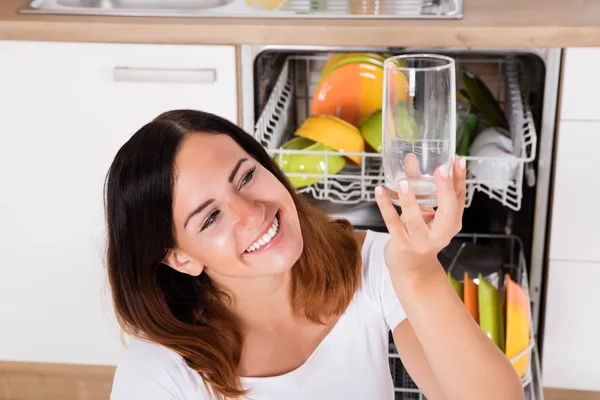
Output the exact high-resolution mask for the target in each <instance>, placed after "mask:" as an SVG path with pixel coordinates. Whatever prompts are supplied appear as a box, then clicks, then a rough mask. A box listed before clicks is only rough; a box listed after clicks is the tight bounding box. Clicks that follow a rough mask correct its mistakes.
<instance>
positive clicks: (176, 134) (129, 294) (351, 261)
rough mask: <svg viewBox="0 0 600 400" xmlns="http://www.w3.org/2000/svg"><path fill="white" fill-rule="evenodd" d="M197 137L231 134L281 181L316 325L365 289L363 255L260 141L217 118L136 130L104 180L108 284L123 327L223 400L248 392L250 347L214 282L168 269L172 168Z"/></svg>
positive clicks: (172, 115) (298, 292) (296, 285)
mask: <svg viewBox="0 0 600 400" xmlns="http://www.w3.org/2000/svg"><path fill="white" fill-rule="evenodd" d="M192 133H203V134H224V135H228V136H229V137H231V138H232V139H233V140H235V141H236V142H237V143H238V144H239V145H240V146H241V147H242V148H243V149H244V150H245V151H246V152H247V153H248V154H249V155H250V156H252V157H253V158H255V159H256V160H257V161H258V162H259V163H260V164H262V165H263V166H264V167H265V168H266V169H268V170H269V171H270V172H271V173H272V174H274V175H275V176H276V177H277V179H278V180H279V181H280V182H281V183H282V184H283V185H284V186H285V187H286V188H287V190H288V191H289V192H290V194H291V195H292V198H293V200H294V203H295V204H296V208H297V210H298V214H299V219H300V225H301V229H302V237H303V240H304V249H303V252H302V255H301V256H300V259H299V260H298V262H297V264H296V265H295V266H294V267H293V269H292V299H293V307H294V309H295V310H297V311H298V312H299V313H303V314H304V315H306V317H307V318H308V319H310V320H311V321H313V322H315V323H320V322H322V320H323V317H327V316H332V315H339V314H341V313H343V312H344V311H345V309H346V308H347V307H348V304H349V303H350V301H351V299H352V297H353V296H354V294H355V292H356V290H357V287H358V285H359V282H360V250H359V246H358V244H357V243H356V241H355V239H354V237H353V234H352V228H351V226H350V224H349V223H348V222H347V221H333V220H331V219H330V218H328V217H327V216H326V215H325V214H323V213H322V212H321V211H320V210H318V209H317V208H315V207H313V206H312V205H310V204H309V203H308V202H307V201H306V200H304V199H303V198H302V197H301V196H299V195H298V194H296V192H295V191H294V189H293V187H292V186H291V185H290V183H289V182H288V180H287V178H286V177H285V175H284V173H283V172H282V171H281V170H280V169H279V168H278V167H277V165H276V164H275V163H274V162H273V160H272V159H271V157H269V155H268V153H267V152H266V151H265V149H264V148H263V147H262V146H261V145H260V144H259V143H258V142H257V141H255V140H254V139H253V138H252V136H250V135H248V134H247V133H246V132H245V131H243V130H242V129H240V128H239V127H237V126H236V125H235V124H233V123H231V122H229V121H227V120H225V119H223V118H221V117H218V116H216V115H213V114H210V113H205V112H200V111H193V110H174V111H169V112H166V113H163V114H161V115H160V116H158V117H157V118H156V119H154V120H153V121H151V122H150V123H148V124H146V125H145V126H144V127H142V128H141V129H140V130H139V131H138V132H136V133H135V134H134V135H133V136H132V137H131V138H130V139H129V140H128V141H127V143H125V144H124V145H123V146H122V147H121V149H120V150H119V151H118V153H117V155H116V156H115V159H114V160H113V163H112V165H111V167H110V170H109V172H108V174H107V178H106V187H105V208H106V221H107V230H108V249H107V253H108V254H107V263H108V277H109V282H110V286H111V291H112V296H113V303H114V308H115V312H116V315H117V318H118V320H119V323H120V325H121V327H122V329H123V330H124V331H125V332H126V333H128V334H131V335H134V336H143V337H144V338H145V339H147V340H150V341H152V342H155V343H157V344H160V345H162V346H164V347H166V348H169V349H171V350H173V351H175V352H176V353H178V354H179V355H181V356H182V357H183V359H184V360H185V362H186V363H187V365H188V366H189V367H190V368H192V369H193V370H195V371H196V372H198V373H199V374H200V376H201V377H202V379H203V381H204V383H205V385H206V386H207V389H208V390H209V391H212V393H213V394H214V395H215V397H217V398H218V399H224V398H236V397H241V396H243V395H245V394H246V391H245V390H243V388H242V386H241V382H240V379H239V375H238V373H237V368H238V365H239V361H240V356H241V350H242V345H243V339H244V338H243V335H242V332H241V330H240V327H239V325H238V323H237V321H236V319H235V318H234V316H233V315H232V313H231V312H230V311H229V309H228V307H227V300H228V297H227V296H226V295H225V294H224V293H222V292H220V291H218V290H217V289H216V288H215V286H214V285H212V284H211V282H210V280H209V279H208V277H207V276H206V274H201V275H200V276H198V277H192V276H189V275H186V274H182V273H179V272H177V271H175V270H174V269H172V268H170V267H168V266H166V265H164V264H163V263H162V260H163V258H164V256H165V254H166V252H167V250H168V249H170V248H174V247H175V246H176V242H175V237H174V235H173V217H172V206H173V182H174V170H173V168H174V167H173V166H174V161H175V157H176V154H177V152H178V150H179V148H180V146H181V143H182V141H183V139H184V138H185V137H186V136H187V135H189V134H192Z"/></svg>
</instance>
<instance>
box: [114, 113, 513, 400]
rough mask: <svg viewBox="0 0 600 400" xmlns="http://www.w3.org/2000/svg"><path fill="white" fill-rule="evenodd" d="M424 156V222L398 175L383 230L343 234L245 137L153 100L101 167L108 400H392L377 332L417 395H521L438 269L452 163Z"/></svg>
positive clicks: (460, 168) (456, 206) (453, 208)
mask: <svg viewBox="0 0 600 400" xmlns="http://www.w3.org/2000/svg"><path fill="white" fill-rule="evenodd" d="M453 168H454V170H453V176H454V178H453V179H451V178H449V173H448V171H447V170H445V169H441V170H438V171H437V172H436V176H435V179H436V184H437V187H438V191H439V194H438V203H439V207H438V209H437V212H436V214H435V217H434V219H433V220H432V221H428V222H426V221H425V219H424V217H423V215H422V214H421V211H420V208H419V207H418V205H417V203H416V200H415V197H414V195H413V193H412V192H411V189H410V186H409V185H408V184H406V182H404V183H402V184H401V185H400V187H399V200H400V203H401V206H402V211H403V213H402V218H400V217H399V215H398V214H397V212H396V210H395V208H394V207H393V206H392V204H391V203H390V201H389V200H388V199H387V197H386V196H385V195H382V193H381V190H380V189H378V190H377V191H376V198H377V204H378V206H379V208H380V210H381V212H382V215H383V217H384V219H385V222H386V225H387V228H388V230H389V232H390V233H389V234H383V233H375V232H367V233H366V234H365V233H363V232H353V231H352V229H351V226H350V225H349V224H348V223H347V222H344V221H333V220H331V219H329V218H328V217H327V216H325V215H324V214H323V213H321V212H320V211H319V210H317V209H316V208H314V207H312V206H310V205H309V204H308V203H307V202H306V201H305V200H303V199H302V198H301V197H300V196H298V195H297V194H296V193H295V192H294V190H293V188H292V186H291V185H290V184H289V183H288V181H287V179H286V178H285V175H284V174H283V173H282V172H281V171H280V170H279V169H278V168H277V167H276V165H275V164H274V163H273V161H272V160H271V158H270V157H269V156H268V154H267V153H266V151H265V150H264V149H263V148H262V147H261V145H260V144H259V143H257V142H256V141H255V140H254V139H253V138H252V137H251V136H250V135H248V134H246V133H245V132H244V131H243V130H241V129H240V128H238V127H237V126H235V125H234V124H233V123H231V122H229V121H227V120H224V119H222V118H219V117H217V116H215V115H212V114H208V113H204V112H199V111H190V110H176V111H170V112H166V113H164V114H162V115H160V116H158V117H157V118H156V119H155V120H153V121H152V122H150V123H148V124H147V125H146V126H144V127H143V128H141V129H140V130H139V131H138V132H137V133H136V134H135V135H133V137H132V138H131V139H130V140H129V141H128V142H127V143H125V145H123V147H122V148H121V149H120V150H119V152H118V154H117V155H116V157H115V159H114V161H113V164H112V166H111V168H110V171H109V174H108V176H107V184H106V214H107V226H108V275H109V279H110V285H111V289H112V294H113V300H114V306H115V311H116V314H117V317H118V319H119V322H120V324H121V326H122V328H123V329H124V331H125V332H127V333H129V334H131V335H133V336H135V337H136V339H135V340H134V341H133V343H132V344H131V345H130V346H129V347H128V349H127V351H126V352H125V355H124V357H123V359H122V360H121V362H120V363H119V366H118V368H117V372H116V375H115V379H114V384H113V390H112V396H111V398H112V400H125V399H127V400H135V399H144V400H150V399H156V400H159V399H160V400H167V399H169V400H183V399H185V400H188V399H190V400H191V399H195V400H202V399H209V398H216V399H225V398H228V399H229V398H249V399H255V400H263V399H264V400H266V399H268V400H272V399H312V400H320V399H327V400H330V399H369V400H371V399H373V400H379V399H393V397H394V395H393V387H392V381H391V377H390V373H389V366H388V365H389V364H388V359H387V354H388V343H387V340H388V334H389V331H390V330H391V331H392V332H393V337H394V342H395V344H396V346H397V348H398V352H399V354H400V356H401V358H402V361H403V363H404V365H405V367H406V369H407V370H408V372H409V373H410V375H411V376H412V378H413V379H414V381H415V382H416V383H417V385H419V387H420V388H421V389H422V390H423V391H424V393H425V395H426V396H427V397H428V398H429V399H431V400H434V399H461V400H462V399H484V398H485V399H511V400H512V399H520V398H523V391H522V388H521V385H520V381H519V378H518V376H517V375H516V372H515V371H514V369H513V368H512V366H511V365H510V363H509V361H508V360H507V359H506V357H505V356H504V355H503V354H502V352H501V351H500V350H499V349H498V348H497V347H496V346H495V345H494V344H493V343H492V341H491V340H489V339H488V338H487V337H486V336H485V335H484V334H483V332H482V330H481V329H480V328H479V327H478V326H477V324H476V323H475V322H474V321H473V319H472V318H471V316H470V315H469V314H468V312H467V311H466V309H465V307H464V306H463V304H462V303H461V301H460V299H459V298H458V296H456V294H455V293H454V291H453V289H452V288H451V286H450V285H449V283H448V281H447V278H446V276H445V274H444V271H443V269H442V267H441V266H440V264H439V262H438V261H437V256H436V255H437V253H438V252H439V251H440V250H441V249H442V248H443V247H444V246H445V245H447V244H448V242H449V241H450V239H451V238H452V237H453V236H454V235H455V234H456V233H457V232H458V231H459V230H460V227H461V217H462V211H463V204H464V196H465V175H466V172H465V162H464V160H460V161H457V162H456V163H455V164H454V167H453Z"/></svg>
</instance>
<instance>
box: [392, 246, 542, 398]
mask: <svg viewBox="0 0 600 400" xmlns="http://www.w3.org/2000/svg"><path fill="white" fill-rule="evenodd" d="M456 238H458V239H463V240H468V241H472V242H473V243H485V244H489V245H491V246H494V247H495V248H496V249H498V248H501V249H503V250H504V252H505V254H506V257H505V261H506V262H505V264H504V267H503V269H502V272H503V273H506V272H508V273H510V275H511V279H513V280H515V282H517V283H518V284H519V285H521V287H522V288H523V290H524V292H525V293H527V294H529V285H528V282H529V281H528V279H527V264H526V261H525V255H524V253H523V243H522V242H521V240H520V239H519V238H518V237H517V236H514V235H494V234H459V235H457V236H456ZM529 322H530V326H531V330H530V334H529V346H528V347H527V348H526V349H524V350H523V351H522V352H521V353H519V354H518V355H517V356H515V357H513V358H512V359H511V362H515V361H517V360H519V359H520V358H521V357H525V356H527V357H528V358H527V369H526V373H525V376H524V377H523V378H522V379H521V384H522V385H523V389H524V391H525V399H526V400H543V398H544V397H543V392H542V390H541V381H540V365H539V358H538V354H537V347H536V344H535V337H534V334H533V321H532V318H531V309H530V312H529ZM505 323H506V322H505ZM389 364H390V372H391V374H392V379H393V382H394V391H395V400H426V397H425V395H424V394H423V393H422V392H421V391H420V390H419V389H418V388H417V385H415V383H414V382H413V381H412V379H411V378H410V376H409V375H408V373H407V372H406V370H405V369H404V367H403V365H402V362H401V361H400V357H399V355H398V352H397V351H396V347H395V346H394V344H393V341H391V340H390V353H389Z"/></svg>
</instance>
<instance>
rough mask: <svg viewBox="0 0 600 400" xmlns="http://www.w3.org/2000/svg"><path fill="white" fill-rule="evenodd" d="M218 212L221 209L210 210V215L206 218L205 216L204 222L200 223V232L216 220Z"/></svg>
mask: <svg viewBox="0 0 600 400" xmlns="http://www.w3.org/2000/svg"><path fill="white" fill-rule="evenodd" d="M220 213H221V211H219V210H215V211H213V212H211V213H210V215H209V216H208V218H206V221H204V223H203V224H202V227H201V228H200V232H202V231H203V230H205V229H206V228H208V227H209V226H211V225H212V224H213V223H214V222H215V221H216V220H217V217H218V216H219V214H220Z"/></svg>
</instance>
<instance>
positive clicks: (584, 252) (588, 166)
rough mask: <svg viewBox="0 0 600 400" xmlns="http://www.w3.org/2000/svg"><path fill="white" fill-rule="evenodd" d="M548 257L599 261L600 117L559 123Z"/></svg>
mask: <svg viewBox="0 0 600 400" xmlns="http://www.w3.org/2000/svg"><path fill="white" fill-rule="evenodd" d="M559 132H560V134H559V137H558V143H557V155H556V172H555V178H554V206H553V210H552V229H551V235H550V237H551V242H550V259H552V260H578V261H595V262H600V243H599V238H600V235H599V234H598V230H599V227H600V209H599V208H598V207H597V201H598V199H600V179H599V178H598V174H599V173H600V164H598V160H599V158H598V156H599V154H598V149H600V121H598V122H590V121H563V122H561V123H560V125H559Z"/></svg>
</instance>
